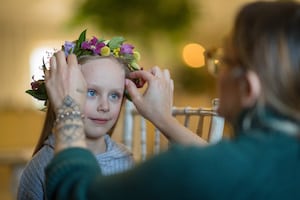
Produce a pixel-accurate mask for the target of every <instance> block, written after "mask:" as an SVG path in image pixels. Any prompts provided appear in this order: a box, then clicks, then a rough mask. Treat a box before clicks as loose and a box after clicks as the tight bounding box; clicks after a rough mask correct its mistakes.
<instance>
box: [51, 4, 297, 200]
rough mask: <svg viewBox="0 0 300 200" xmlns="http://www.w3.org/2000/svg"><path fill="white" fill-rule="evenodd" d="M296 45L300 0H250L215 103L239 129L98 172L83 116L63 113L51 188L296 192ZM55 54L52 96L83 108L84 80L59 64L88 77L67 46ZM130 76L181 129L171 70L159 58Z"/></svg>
mask: <svg viewBox="0 0 300 200" xmlns="http://www.w3.org/2000/svg"><path fill="white" fill-rule="evenodd" d="M299 55H300V5H299V3H296V2H292V1H278V2H255V3H250V4H247V5H245V6H244V7H243V8H242V9H241V11H240V12H239V13H238V15H237V17H236V19H235V23H234V27H233V30H232V33H231V34H230V36H229V37H228V38H227V40H226V42H225V44H224V56H223V57H222V60H221V61H222V62H221V63H222V64H221V68H222V69H221V71H220V74H219V78H218V87H219V98H220V108H219V111H220V113H221V114H222V115H223V116H225V117H226V118H227V119H228V120H229V121H230V122H232V123H233V125H234V127H235V132H236V137H235V138H233V139H232V140H223V141H221V142H219V143H217V144H215V145H210V146H207V147H195V146H194V147H181V146H178V147H173V148H171V149H170V150H169V151H167V152H165V153H163V154H161V155H159V156H157V157H155V158H153V159H151V160H149V161H148V162H146V163H143V164H142V165H139V166H137V167H136V168H135V169H132V170H129V171H128V172H125V173H123V174H120V175H116V176H112V177H102V176H101V172H100V170H99V168H97V165H96V162H95V160H94V158H93V156H92V154H91V153H90V152H89V151H87V150H86V149H85V146H86V144H85V142H84V140H82V139H81V138H82V133H83V126H82V119H81V118H80V117H79V116H77V115H74V116H73V117H72V120H73V121H72V122H70V121H66V120H63V119H62V120H60V121H59V122H58V123H57V125H56V126H57V131H56V134H55V135H56V137H57V138H58V140H57V141H58V144H57V146H56V150H57V154H56V156H55V157H54V159H53V160H52V161H51V163H50V165H49V166H48V167H47V170H46V176H47V178H48V180H47V197H48V198H49V199H121V198H122V199H299V198H300V191H299V189H298V186H299V184H300V171H299V168H300V154H299V149H300V141H299V135H300V125H299V124H300V107H299V103H298V100H299V99H300V88H299V85H300V80H299V75H300V57H299ZM54 60H56V63H55V62H52V66H51V67H52V68H51V72H50V73H49V72H48V73H47V80H48V81H47V82H46V84H47V89H48V91H49V93H50V96H51V99H52V101H53V103H54V104H55V107H57V108H59V110H60V111H61V112H66V110H68V109H71V110H75V111H78V112H79V111H80V108H81V105H82V102H83V101H84V96H83V95H82V94H80V92H78V89H79V91H80V90H84V88H83V87H82V86H81V85H77V87H75V88H70V87H68V85H67V83H66V82H65V81H64V80H63V79H62V78H61V76H59V74H58V73H57V71H58V70H62V71H64V72H65V73H66V74H68V75H70V76H71V77H74V76H76V79H77V80H79V81H82V82H84V79H83V78H82V75H81V74H80V73H76V70H77V69H78V66H77V63H76V58H75V57H74V56H69V57H68V60H67V62H66V61H65V59H64V57H63V56H61V55H60V54H57V55H56V56H55V58H53V61H54ZM131 78H142V79H143V80H145V81H146V82H147V83H148V88H147V90H146V92H145V93H143V94H140V93H138V91H137V89H136V87H135V86H134V84H133V83H132V82H130V81H129V80H127V81H126V87H127V89H128V91H129V93H130V95H131V97H132V100H133V102H134V103H135V105H136V106H137V108H138V110H139V111H140V112H141V113H142V114H143V115H144V116H145V117H146V118H148V119H149V120H151V121H152V122H153V123H154V124H155V125H156V126H157V127H158V128H159V129H160V130H161V131H162V132H164V133H165V134H170V135H171V134H172V133H173V132H172V131H174V132H176V134H180V132H181V131H183V129H182V128H180V125H179V124H178V123H176V121H175V120H174V118H172V116H171V115H170V114H169V112H166V111H168V110H169V109H170V104H169V102H170V98H171V97H170V96H171V95H169V94H170V93H169V91H170V90H171V89H170V88H172V84H171V82H172V81H171V79H170V77H169V74H168V73H167V72H166V71H161V70H160V69H159V68H154V69H153V70H152V71H151V72H146V71H142V72H141V71H140V72H133V73H132V74H131ZM58 89H63V90H60V91H63V92H61V93H58V92H57V91H58ZM76 91H77V92H76ZM157 94H160V95H157ZM162 108H163V109H162ZM59 115H60V114H58V116H59ZM66 127H68V128H67V129H66ZM64 128H65V129H64ZM177 131H179V132H177ZM75 133H76V134H75ZM182 134H185V132H184V131H183V132H182ZM63 135H68V136H70V137H71V136H72V138H68V139H66V138H65V137H62V136H63ZM79 168H80V169H81V170H82V172H81V173H78V170H77V169H79Z"/></svg>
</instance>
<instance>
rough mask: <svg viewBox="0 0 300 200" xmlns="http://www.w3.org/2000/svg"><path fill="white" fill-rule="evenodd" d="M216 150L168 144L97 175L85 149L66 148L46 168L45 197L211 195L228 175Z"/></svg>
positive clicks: (147, 197)
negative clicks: (121, 168)
mask: <svg viewBox="0 0 300 200" xmlns="http://www.w3.org/2000/svg"><path fill="white" fill-rule="evenodd" d="M207 150H208V151H209V152H207ZM216 153H217V152H214V151H210V150H209V148H199V147H190V148H186V147H179V146H174V147H172V148H171V149H170V150H168V151H167V152H165V153H162V154H161V155H158V156H154V157H153V158H152V159H149V160H148V161H146V162H143V163H141V164H138V165H137V166H136V167H135V168H133V169H131V170H129V171H127V172H125V173H121V174H117V175H112V176H102V175H101V172H100V170H99V167H98V164H97V162H96V160H95V158H94V156H93V155H92V154H91V153H90V152H89V151H87V150H84V149H79V148H77V149H76V148H72V149H68V150H65V151H63V152H61V153H59V154H58V155H56V156H55V158H54V160H53V161H52V162H51V164H50V165H49V166H48V168H47V171H46V176H47V183H46V184H47V186H46V187H47V195H48V199H63V200H65V199H74V200H76V199H88V200H93V199H105V200H107V199H131V200H134V199H139V200H140V199H143V200H144V199H172V200H176V199H199V198H201V199H202V198H203V199H213V198H212V197H216V196H217V197H219V195H220V194H221V193H222V192H221V191H222V190H223V187H224V185H223V184H219V183H221V182H222V181H224V178H225V179H226V180H230V179H232V178H233V177H232V176H231V175H229V173H227V172H226V171H224V169H230V168H231V164H230V162H226V163H228V164H226V165H228V166H224V165H222V164H221V163H224V162H221V163H220V162H219V158H218V157H216ZM223 158H226V157H223ZM227 159H228V158H227ZM221 160H222V159H221ZM223 161H224V160H223ZM227 184H229V182H228V183H227ZM215 191H219V192H217V193H216V192H215ZM223 191H224V190H223Z"/></svg>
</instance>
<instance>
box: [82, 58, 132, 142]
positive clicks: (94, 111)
mask: <svg viewBox="0 0 300 200" xmlns="http://www.w3.org/2000/svg"><path fill="white" fill-rule="evenodd" d="M79 63H80V64H81V70H82V73H83V76H84V78H85V80H86V83H87V89H88V91H87V98H86V103H85V107H84V115H85V119H84V125H85V133H86V135H87V137H90V138H97V137H101V136H103V135H104V134H106V133H108V132H109V131H110V130H111V129H112V128H113V127H114V125H115V123H116V122H117V119H118V117H119V114H120V109H121V105H122V102H123V96H124V89H125V87H124V86H125V76H126V68H127V67H126V65H124V64H123V63H121V62H120V61H119V60H117V59H116V58H115V57H113V56H109V57H100V56H84V57H82V58H79Z"/></svg>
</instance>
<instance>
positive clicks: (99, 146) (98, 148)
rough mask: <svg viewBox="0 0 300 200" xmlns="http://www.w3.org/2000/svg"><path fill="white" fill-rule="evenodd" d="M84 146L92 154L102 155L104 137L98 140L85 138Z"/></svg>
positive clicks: (104, 145)
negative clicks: (85, 145)
mask: <svg viewBox="0 0 300 200" xmlns="http://www.w3.org/2000/svg"><path fill="white" fill-rule="evenodd" d="M86 144H87V147H88V148H89V150H91V151H92V152H93V153H94V154H99V153H104V152H105V151H106V143H105V136H101V137H99V138H87V137H86Z"/></svg>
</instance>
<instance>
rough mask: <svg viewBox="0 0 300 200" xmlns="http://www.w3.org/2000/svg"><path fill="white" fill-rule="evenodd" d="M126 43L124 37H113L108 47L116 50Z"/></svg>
mask: <svg viewBox="0 0 300 200" xmlns="http://www.w3.org/2000/svg"><path fill="white" fill-rule="evenodd" d="M124 41H125V39H124V38H123V37H118V36H117V37H113V38H112V39H111V40H110V41H109V43H108V46H109V48H111V49H116V48H119V47H120V46H121V44H122V43H123V42H124Z"/></svg>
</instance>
